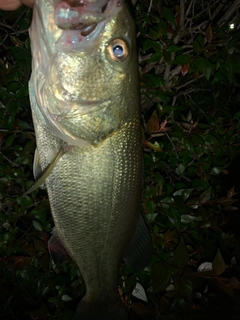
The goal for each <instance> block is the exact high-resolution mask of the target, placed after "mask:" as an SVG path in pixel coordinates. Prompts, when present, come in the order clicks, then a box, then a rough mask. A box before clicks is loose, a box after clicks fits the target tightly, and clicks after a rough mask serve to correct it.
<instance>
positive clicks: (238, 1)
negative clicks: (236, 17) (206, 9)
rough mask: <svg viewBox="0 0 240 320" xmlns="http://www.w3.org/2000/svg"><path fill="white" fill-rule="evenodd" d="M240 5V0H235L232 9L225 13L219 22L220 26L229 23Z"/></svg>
mask: <svg viewBox="0 0 240 320" xmlns="http://www.w3.org/2000/svg"><path fill="white" fill-rule="evenodd" d="M239 5H240V0H235V1H234V3H233V4H232V5H231V7H230V8H229V9H228V10H227V11H226V12H225V14H224V15H223V16H222V17H221V18H220V19H219V20H218V24H220V25H221V24H223V23H224V22H227V21H228V20H229V19H230V18H231V16H232V15H233V14H234V13H235V11H236V10H237V7H238V6H239Z"/></svg>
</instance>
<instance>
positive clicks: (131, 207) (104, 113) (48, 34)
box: [29, 0, 151, 320]
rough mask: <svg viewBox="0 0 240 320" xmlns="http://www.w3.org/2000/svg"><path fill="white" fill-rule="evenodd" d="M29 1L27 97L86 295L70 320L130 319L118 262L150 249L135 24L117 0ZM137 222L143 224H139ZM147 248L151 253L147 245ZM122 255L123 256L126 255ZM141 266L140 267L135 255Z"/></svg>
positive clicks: (58, 223)
mask: <svg viewBox="0 0 240 320" xmlns="http://www.w3.org/2000/svg"><path fill="white" fill-rule="evenodd" d="M76 3H77V5H76V6H75V7H71V5H70V2H69V3H68V2H61V1H55V0H45V1H43V0H36V3H35V6H34V10H33V20H32V25H31V28H30V38H31V47H32V56H33V62H32V76H31V79H30V83H29V93H30V101H31V108H32V116H33V121H34V128H35V133H36V141H37V152H36V156H37V157H38V159H37V161H35V163H39V168H35V172H38V171H43V170H46V168H48V166H49V165H50V164H51V163H52V161H53V159H54V157H56V155H57V154H58V152H59V150H60V149H61V148H62V146H63V145H64V146H66V148H67V152H65V153H64V154H63V155H62V157H61V159H60V160H59V161H58V162H57V163H56V165H55V167H54V169H53V170H52V171H51V173H50V174H49V176H48V177H47V179H46V186H47V192H48V196H49V202H50V206H51V212H52V215H53V219H54V223H55V234H54V240H52V242H51V241H50V242H51V243H52V246H53V248H51V245H50V251H51V250H53V251H54V243H55V242H56V241H57V240H56V239H58V240H59V241H60V242H61V243H62V245H63V247H64V248H65V250H66V252H68V254H69V255H70V256H71V257H72V259H73V260H74V261H75V262H76V263H77V265H78V267H79V269H80V271H81V273H82V275H83V278H84V281H85V284H86V294H85V296H84V297H83V299H82V301H81V302H80V304H79V307H78V309H77V312H76V314H75V316H74V320H77V319H81V320H86V319H91V320H94V319H98V320H101V319H105V320H106V319H109V320H111V319H114V320H124V319H127V312H126V310H125V307H124V305H123V304H122V302H121V299H120V298H119V294H118V285H117V284H118V273H119V265H120V262H121V260H122V258H123V257H124V255H125V253H126V252H127V255H128V256H130V255H131V252H132V251H134V250H135V247H136V243H138V241H140V247H139V248H138V249H137V250H136V251H135V255H133V256H132V258H131V257H130V259H129V264H130V265H131V261H133V265H136V264H138V259H139V257H140V256H141V255H143V256H144V254H145V253H146V255H148V257H147V258H146V259H145V260H146V261H145V262H144V263H143V265H142V267H144V266H145V265H146V264H147V263H148V262H149V257H150V256H151V254H149V252H150V251H149V252H148V248H149V243H150V242H149V235H148V231H147V229H146V226H145V225H144V223H143V220H142V218H141V216H140V201H141V188H142V183H141V180H142V165H143V164H142V146H141V129H140V110H139V106H140V103H139V83H138V63H137V55H136V44H135V28H134V23H133V19H132V16H131V15H130V13H129V9H128V7H127V5H126V4H125V2H124V1H121V0H110V1H103V0H101V1H97V2H95V3H94V1H87V0H84V5H80V4H79V3H80V1H79V3H78V1H76ZM139 221H140V222H139ZM149 250H151V249H149ZM126 261H128V257H126ZM139 264H140V265H141V263H140V261H139Z"/></svg>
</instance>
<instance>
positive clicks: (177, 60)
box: [173, 54, 189, 65]
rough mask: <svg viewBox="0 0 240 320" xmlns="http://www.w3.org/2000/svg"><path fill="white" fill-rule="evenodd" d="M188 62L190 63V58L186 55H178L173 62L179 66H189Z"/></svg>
mask: <svg viewBox="0 0 240 320" xmlns="http://www.w3.org/2000/svg"><path fill="white" fill-rule="evenodd" d="M188 62H189V57H188V56H187V55H185V54H181V55H178V56H176V57H175V59H174V60H173V64H179V65H183V64H187V63H188Z"/></svg>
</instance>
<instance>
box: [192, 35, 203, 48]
mask: <svg viewBox="0 0 240 320" xmlns="http://www.w3.org/2000/svg"><path fill="white" fill-rule="evenodd" d="M203 46H204V40H203V36H202V35H201V34H199V35H198V36H197V37H196V39H195V40H194V41H193V49H194V50H195V51H196V52H199V51H201V50H202V48H203Z"/></svg>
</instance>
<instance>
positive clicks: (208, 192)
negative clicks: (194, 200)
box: [199, 187, 212, 203]
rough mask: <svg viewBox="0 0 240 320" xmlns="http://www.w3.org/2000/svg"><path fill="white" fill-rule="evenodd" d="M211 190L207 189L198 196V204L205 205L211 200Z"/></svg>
mask: <svg viewBox="0 0 240 320" xmlns="http://www.w3.org/2000/svg"><path fill="white" fill-rule="evenodd" d="M211 193H212V188H211V187H209V188H208V189H207V190H205V191H204V192H203V193H202V194H200V196H199V203H206V202H208V201H209V200H210V199H211Z"/></svg>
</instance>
